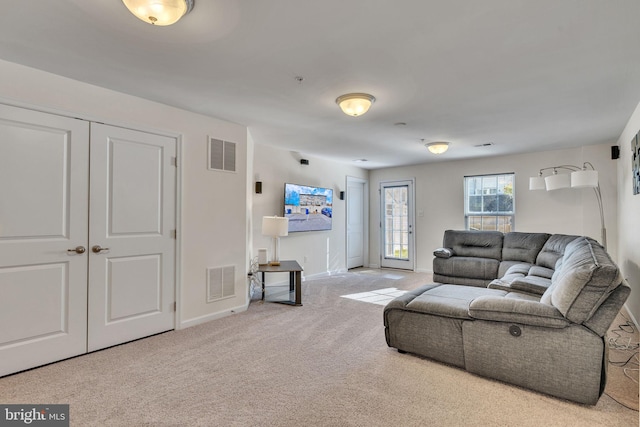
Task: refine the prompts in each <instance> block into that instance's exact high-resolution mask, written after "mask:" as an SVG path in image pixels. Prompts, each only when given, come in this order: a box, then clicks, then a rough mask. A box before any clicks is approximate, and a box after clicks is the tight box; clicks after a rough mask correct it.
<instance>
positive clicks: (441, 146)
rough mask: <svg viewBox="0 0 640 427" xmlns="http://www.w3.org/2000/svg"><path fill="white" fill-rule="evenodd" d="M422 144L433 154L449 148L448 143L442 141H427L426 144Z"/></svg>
mask: <svg viewBox="0 0 640 427" xmlns="http://www.w3.org/2000/svg"><path fill="white" fill-rule="evenodd" d="M423 141H424V140H423ZM424 146H425V147H427V149H428V150H429V151H431V152H432V153H433V154H442V153H444V152H445V151H447V150H448V149H449V143H448V142H444V141H438V142H429V143H428V144H424Z"/></svg>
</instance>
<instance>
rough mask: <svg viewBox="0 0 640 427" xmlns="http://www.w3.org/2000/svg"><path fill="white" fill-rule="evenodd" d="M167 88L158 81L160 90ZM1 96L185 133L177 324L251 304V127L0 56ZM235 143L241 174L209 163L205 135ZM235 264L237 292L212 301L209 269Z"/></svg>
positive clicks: (35, 105)
mask: <svg viewBox="0 0 640 427" xmlns="http://www.w3.org/2000/svg"><path fill="white" fill-rule="evenodd" d="M161 89H162V88H158V90H161ZM0 101H2V102H4V103H7V104H14V105H18V106H28V107H33V108H34V109H39V110H42V111H47V112H55V113H61V114H65V115H70V116H73V117H79V118H83V119H87V120H94V121H100V122H104V123H107V124H112V125H116V126H125V127H131V128H137V129H141V130H147V131H155V132H158V133H164V134H168V135H173V136H178V137H181V140H182V144H181V146H182V152H181V157H182V158H181V159H179V166H180V172H181V174H182V175H181V176H182V210H181V212H180V213H179V214H180V215H181V227H179V234H180V241H181V248H180V249H181V260H182V262H181V264H180V265H179V266H178V271H179V272H180V276H179V283H180V284H181V294H180V295H178V301H179V307H178V319H177V326H178V327H181V326H188V325H191V324H195V323H199V322H202V321H206V320H209V319H212V318H215V317H218V316H222V315H226V314H228V313H229V312H230V311H231V310H241V309H243V308H244V307H246V304H247V292H246V289H247V280H246V271H247V264H248V250H247V248H248V245H247V215H246V212H247V178H246V176H247V161H246V159H247V144H246V142H247V129H246V128H245V127H243V126H239V125H236V124H232V123H228V122H224V121H222V120H218V119H214V118H210V117H206V116H202V115H198V114H195V113H191V112H188V111H184V110H180V109H177V108H173V107H169V106H166V105H162V104H158V103H155V102H151V101H147V100H144V99H141V98H137V97H133V96H129V95H126V94H122V93H118V92H114V91H110V90H107V89H103V88H100V87H97V86H93V85H89V84H85V83H82V82H78V81H75V80H71V79H67V78H63V77H60V76H57V75H54V74H50V73H45V72H42V71H39V70H35V69H32V68H28V67H24V66H21V65H17V64H13V63H10V62H5V61H0ZM208 135H210V136H212V137H215V138H219V139H223V140H227V141H233V142H236V143H237V173H228V172H217V171H209V170H207V164H206V159H207V136H208ZM227 265H234V266H236V289H235V295H236V296H235V297H234V298H231V299H227V300H224V301H222V302H216V303H207V302H206V295H207V293H206V286H205V279H206V269H207V268H208V267H218V266H227Z"/></svg>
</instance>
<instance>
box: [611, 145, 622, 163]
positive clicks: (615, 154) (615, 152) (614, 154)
mask: <svg viewBox="0 0 640 427" xmlns="http://www.w3.org/2000/svg"><path fill="white" fill-rule="evenodd" d="M619 158H620V147H619V146H617V145H612V146H611V160H615V159H619Z"/></svg>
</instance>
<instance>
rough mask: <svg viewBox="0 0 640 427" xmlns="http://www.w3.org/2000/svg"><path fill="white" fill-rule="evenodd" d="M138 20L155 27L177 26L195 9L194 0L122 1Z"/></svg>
mask: <svg viewBox="0 0 640 427" xmlns="http://www.w3.org/2000/svg"><path fill="white" fill-rule="evenodd" d="M122 2H123V3H124V5H125V6H126V7H127V9H129V11H130V12H131V13H133V14H134V15H135V16H136V17H137V18H138V19H140V20H142V21H144V22H146V23H148V24H153V25H160V26H163V25H171V24H175V23H176V22H178V20H180V18H182V17H183V16H184V15H185V14H187V13H188V12H190V11H191V9H192V8H193V0H122Z"/></svg>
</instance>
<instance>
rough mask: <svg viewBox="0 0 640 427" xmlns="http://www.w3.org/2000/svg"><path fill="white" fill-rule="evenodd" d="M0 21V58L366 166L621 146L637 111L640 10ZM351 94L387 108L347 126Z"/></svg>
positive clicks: (372, 10) (258, 3)
mask: <svg viewBox="0 0 640 427" xmlns="http://www.w3.org/2000/svg"><path fill="white" fill-rule="evenodd" d="M1 10H2V13H1V14H0V58H2V59H5V60H7V61H11V62H16V63H20V64H24V65H27V66H31V67H34V68H38V69H42V70H46V71H49V72H52V73H55V74H59V75H63V76H67V77H70V78H73V79H76V80H81V81H84V82H88V83H92V84H95V85H98V86H102V87H105V88H110V89H114V90H117V91H121V92H126V93H130V94H133V95H137V96H140V97H143V98H147V99H150V100H154V101H158V102H162V103H165V104H169V105H174V106H176V107H180V108H183V109H186V110H190V111H194V112H198V113H202V114H205V115H209V116H213V117H218V118H221V119H225V120H228V121H231V122H235V123H240V124H242V125H246V126H248V127H249V129H250V132H251V134H252V135H253V138H254V140H255V141H256V142H257V143H261V144H266V145H273V146H277V147H281V148H284V149H287V150H291V151H296V152H299V153H300V154H302V155H308V156H318V157H329V158H333V159H335V160H338V161H343V162H349V163H350V162H352V161H353V160H355V159H361V158H366V159H368V162H366V163H358V166H361V167H365V168H378V167H386V166H395V165H407V164H415V163H426V162H430V161H440V160H448V159H462V158H473V157H479V156H493V155H501V154H509V153H519V152H529V151H540V150H550V149H556V148H563V147H575V146H581V145H590V144H600V143H614V142H615V141H616V140H617V138H618V137H619V135H620V133H621V132H622V130H623V127H624V125H625V124H626V123H627V120H628V119H629V117H630V115H631V113H632V112H633V110H634V108H635V107H636V105H637V104H638V102H639V101H640V49H639V47H640V1H638V0H608V1H605V0H393V1H392V0H322V1H317V0H195V7H194V9H193V11H192V12H191V13H190V14H189V15H187V16H186V17H184V18H183V19H182V20H181V21H180V22H178V23H177V24H176V25H174V26H171V27H153V26H151V25H148V24H145V23H143V22H142V21H139V20H138V19H136V18H135V17H134V16H133V15H131V14H130V13H129V12H128V11H127V10H126V9H125V7H124V5H123V4H122V1H121V0H55V1H52V0H12V1H9V0H2V8H1ZM297 77H302V78H303V80H302V81H301V82H298V80H297ZM348 92H367V93H371V94H372V95H374V96H375V97H376V98H377V101H376V102H375V104H374V105H373V106H372V108H371V110H370V111H369V112H368V113H367V114H366V115H364V116H362V117H358V118H353V117H348V116H346V115H344V114H343V113H341V112H340V110H339V108H338V106H337V105H336V104H335V99H336V97H338V96H339V95H342V94H344V93H348ZM397 123H405V125H399V124H397ZM422 139H424V140H425V142H430V141H435V140H445V141H449V142H451V147H450V149H449V151H448V152H447V153H446V154H444V155H441V156H437V157H436V156H434V155H433V154H430V153H429V152H428V151H427V150H426V149H425V148H424V146H423V144H422V142H421V140H422ZM487 143H493V144H494V145H491V146H486V147H477V145H481V144H487Z"/></svg>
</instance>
